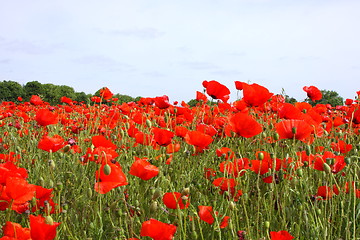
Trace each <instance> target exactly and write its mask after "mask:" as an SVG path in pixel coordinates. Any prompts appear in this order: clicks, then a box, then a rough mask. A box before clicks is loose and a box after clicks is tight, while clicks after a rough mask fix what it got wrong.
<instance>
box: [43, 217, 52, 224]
mask: <svg viewBox="0 0 360 240" xmlns="http://www.w3.org/2000/svg"><path fill="white" fill-rule="evenodd" d="M45 223H46V224H49V225H54V220H53V219H52V217H51V216H45Z"/></svg>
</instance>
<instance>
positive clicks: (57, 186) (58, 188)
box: [56, 182, 64, 191]
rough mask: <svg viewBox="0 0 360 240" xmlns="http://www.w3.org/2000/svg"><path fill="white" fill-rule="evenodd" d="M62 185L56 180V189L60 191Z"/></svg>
mask: <svg viewBox="0 0 360 240" xmlns="http://www.w3.org/2000/svg"><path fill="white" fill-rule="evenodd" d="M63 187H64V185H63V184H62V182H57V183H56V190H59V191H61V190H62V189H63Z"/></svg>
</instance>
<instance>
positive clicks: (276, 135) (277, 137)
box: [274, 133, 280, 141]
mask: <svg viewBox="0 0 360 240" xmlns="http://www.w3.org/2000/svg"><path fill="white" fill-rule="evenodd" d="M279 138H280V135H279V134H278V133H275V135H274V140H275V141H277V140H279Z"/></svg>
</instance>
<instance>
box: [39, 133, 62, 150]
mask: <svg viewBox="0 0 360 240" xmlns="http://www.w3.org/2000/svg"><path fill="white" fill-rule="evenodd" d="M65 145H66V142H65V140H64V139H63V138H62V137H61V136H59V135H54V136H53V137H49V136H47V135H46V136H43V137H42V138H41V139H40V141H39V144H38V148H39V149H42V150H44V151H47V152H50V151H51V152H56V151H58V150H60V149H61V148H63V147H64V146H65Z"/></svg>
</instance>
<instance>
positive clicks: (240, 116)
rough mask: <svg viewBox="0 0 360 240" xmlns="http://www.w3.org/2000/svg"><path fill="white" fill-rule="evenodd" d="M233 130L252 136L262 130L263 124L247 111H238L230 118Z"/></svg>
mask: <svg viewBox="0 0 360 240" xmlns="http://www.w3.org/2000/svg"><path fill="white" fill-rule="evenodd" d="M230 126H231V129H232V131H234V132H235V133H237V134H238V135H240V136H242V137H246V138H250V137H253V136H256V135H258V134H259V133H261V132H262V125H261V124H260V123H258V122H257V121H256V120H255V119H254V118H252V117H251V116H250V115H248V114H246V113H241V112H239V113H236V114H235V115H233V116H232V117H231V118H230Z"/></svg>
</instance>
